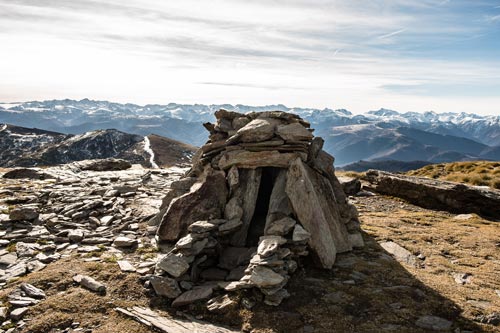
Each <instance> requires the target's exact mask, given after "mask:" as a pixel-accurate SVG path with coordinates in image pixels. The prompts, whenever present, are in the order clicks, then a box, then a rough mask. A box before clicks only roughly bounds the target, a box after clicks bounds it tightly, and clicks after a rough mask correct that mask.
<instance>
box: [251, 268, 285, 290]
mask: <svg viewBox="0 0 500 333" xmlns="http://www.w3.org/2000/svg"><path fill="white" fill-rule="evenodd" d="M284 279H285V278H284V277H283V276H281V275H279V274H278V273H275V272H274V271H273V270H272V269H270V268H266V267H262V266H256V267H254V269H253V270H252V275H251V277H250V281H251V282H252V283H254V284H255V285H256V286H257V287H259V288H267V287H274V286H276V285H279V284H280V283H282V282H283V280H284Z"/></svg>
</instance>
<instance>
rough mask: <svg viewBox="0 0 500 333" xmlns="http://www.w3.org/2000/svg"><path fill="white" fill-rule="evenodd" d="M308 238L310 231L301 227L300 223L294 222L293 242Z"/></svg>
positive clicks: (309, 237) (303, 240)
mask: <svg viewBox="0 0 500 333" xmlns="http://www.w3.org/2000/svg"><path fill="white" fill-rule="evenodd" d="M309 239H311V233H309V232H308V231H307V230H305V229H304V228H302V226H301V225H300V224H296V225H295V228H293V235H292V240H293V241H294V242H297V243H300V242H306V241H309Z"/></svg>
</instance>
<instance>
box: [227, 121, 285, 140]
mask: <svg viewBox="0 0 500 333" xmlns="http://www.w3.org/2000/svg"><path fill="white" fill-rule="evenodd" d="M280 123H281V122H280V121H278V120H276V119H266V118H264V119H254V120H252V121H250V122H249V123H248V124H246V125H245V126H243V127H242V128H240V129H239V130H238V131H237V132H236V134H235V135H234V136H233V137H231V138H229V139H228V142H230V143H233V142H236V141H241V142H260V141H266V140H268V139H270V138H272V137H273V136H274V130H275V128H276V126H277V125H278V124H280Z"/></svg>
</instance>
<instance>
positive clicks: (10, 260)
mask: <svg viewBox="0 0 500 333" xmlns="http://www.w3.org/2000/svg"><path fill="white" fill-rule="evenodd" d="M16 261H17V254H16V252H11V253H7V254H4V255H3V256H1V257H0V265H5V266H10V265H13V264H15V263H16Z"/></svg>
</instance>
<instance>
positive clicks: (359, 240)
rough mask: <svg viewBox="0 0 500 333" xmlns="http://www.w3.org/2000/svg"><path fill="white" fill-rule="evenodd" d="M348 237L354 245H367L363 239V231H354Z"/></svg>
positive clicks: (356, 246) (358, 246)
mask: <svg viewBox="0 0 500 333" xmlns="http://www.w3.org/2000/svg"><path fill="white" fill-rule="evenodd" d="M348 237H349V242H350V243H351V245H352V247H355V248H362V247H364V246H365V242H364V241H363V236H362V235H361V233H359V232H356V233H352V234H349V235H348Z"/></svg>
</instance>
